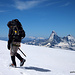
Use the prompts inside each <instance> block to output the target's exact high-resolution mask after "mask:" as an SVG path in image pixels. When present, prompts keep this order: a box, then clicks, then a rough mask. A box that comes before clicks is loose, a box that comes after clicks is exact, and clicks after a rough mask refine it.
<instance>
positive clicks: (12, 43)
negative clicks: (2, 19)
mask: <svg viewBox="0 0 75 75" xmlns="http://www.w3.org/2000/svg"><path fill="white" fill-rule="evenodd" d="M7 26H8V27H9V34H8V37H9V40H8V49H9V50H10V55H11V60H12V64H10V66H12V67H16V61H15V56H16V57H17V58H18V59H19V60H20V66H23V65H24V62H25V61H26V60H25V59H24V58H22V57H21V56H20V54H19V53H17V51H18V48H19V47H20V43H21V40H22V39H23V38H24V37H25V31H24V30H23V28H22V25H21V23H20V22H19V20H18V19H14V20H12V21H9V22H8V24H7Z"/></svg>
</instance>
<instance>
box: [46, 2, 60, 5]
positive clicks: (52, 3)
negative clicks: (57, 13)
mask: <svg viewBox="0 0 75 75" xmlns="http://www.w3.org/2000/svg"><path fill="white" fill-rule="evenodd" d="M57 3H60V2H50V3H48V4H46V6H50V5H54V4H57Z"/></svg>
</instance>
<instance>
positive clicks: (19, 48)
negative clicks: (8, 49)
mask: <svg viewBox="0 0 75 75" xmlns="http://www.w3.org/2000/svg"><path fill="white" fill-rule="evenodd" d="M18 49H19V50H20V52H21V53H22V54H23V55H24V56H25V57H26V55H25V54H24V53H23V51H22V50H21V49H20V48H18Z"/></svg>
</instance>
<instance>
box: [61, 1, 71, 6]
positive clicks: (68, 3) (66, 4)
mask: <svg viewBox="0 0 75 75" xmlns="http://www.w3.org/2000/svg"><path fill="white" fill-rule="evenodd" d="M68 5H70V2H67V3H65V4H63V5H61V7H65V6H68Z"/></svg>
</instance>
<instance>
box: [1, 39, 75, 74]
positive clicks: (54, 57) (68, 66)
mask: <svg viewBox="0 0 75 75" xmlns="http://www.w3.org/2000/svg"><path fill="white" fill-rule="evenodd" d="M21 49H22V51H23V52H24V53H25V54H26V55H27V57H24V56H23V55H22V53H21V52H20V51H18V52H19V53H20V54H21V56H22V57H23V58H25V59H26V62H25V64H24V66H23V67H20V66H19V64H20V61H19V60H18V59H17V58H16V63H17V68H12V67H9V64H10V63H11V59H10V51H9V50H8V49H7V42H6V41H1V40H0V75H75V73H70V72H72V71H75V51H70V50H63V49H53V48H46V47H38V46H31V45H25V44H22V45H21Z"/></svg>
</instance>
